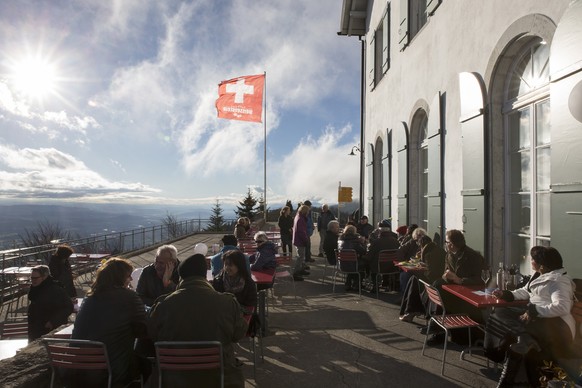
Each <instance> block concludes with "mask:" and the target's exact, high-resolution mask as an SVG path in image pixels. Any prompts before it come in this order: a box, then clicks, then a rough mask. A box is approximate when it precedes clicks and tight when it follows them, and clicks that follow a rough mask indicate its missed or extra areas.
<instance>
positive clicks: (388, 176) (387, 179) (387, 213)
mask: <svg viewBox="0 0 582 388" xmlns="http://www.w3.org/2000/svg"><path fill="white" fill-rule="evenodd" d="M383 147H384V149H383V150H382V217H381V218H382V219H383V218H390V217H391V216H392V209H391V206H390V204H391V199H392V193H391V187H392V132H391V131H390V130H386V139H385V140H384V144H383Z"/></svg>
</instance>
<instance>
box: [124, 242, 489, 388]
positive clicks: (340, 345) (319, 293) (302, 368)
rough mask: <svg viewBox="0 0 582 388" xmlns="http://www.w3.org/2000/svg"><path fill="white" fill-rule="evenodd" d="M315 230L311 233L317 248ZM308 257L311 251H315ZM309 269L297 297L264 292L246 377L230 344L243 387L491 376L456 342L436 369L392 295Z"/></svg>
mask: <svg viewBox="0 0 582 388" xmlns="http://www.w3.org/2000/svg"><path fill="white" fill-rule="evenodd" d="M220 237H222V236H221V235H195V236H191V237H188V238H185V239H183V240H180V241H177V242H175V243H174V245H175V246H176V247H177V248H178V252H179V255H178V256H179V258H180V259H185V258H186V257H188V256H189V255H190V254H192V253H193V249H194V246H195V245H196V244H197V243H200V242H203V243H205V244H207V245H209V246H210V245H211V244H212V243H214V242H218V241H219V239H220ZM318 244H319V236H315V237H314V238H312V245H313V248H314V249H313V252H315V253H317V246H318ZM154 255H155V250H152V251H148V252H144V253H142V254H140V255H139V256H135V257H132V258H130V260H132V261H133V262H134V263H135V264H136V265H137V266H144V265H146V264H148V263H151V262H153V260H154ZM314 258H315V257H314ZM315 259H316V262H315V263H311V275H310V276H308V277H306V280H305V281H303V282H296V283H295V288H296V292H297V298H295V297H294V296H293V292H292V287H291V285H290V283H288V282H282V283H280V284H277V283H276V284H275V290H274V291H275V292H274V293H275V297H271V296H270V297H269V298H268V303H269V317H268V320H269V332H268V335H267V336H266V337H265V338H264V339H263V346H264V362H261V361H258V363H257V374H256V379H254V378H253V367H252V357H251V355H250V354H249V352H248V348H249V347H248V345H249V344H248V341H246V340H243V341H242V342H241V347H240V348H239V349H238V351H237V355H238V357H239V358H240V359H241V360H243V361H245V365H244V366H243V370H244V374H245V377H246V387H302V388H306V387H320V388H322V387H387V386H394V387H402V386H429V385H430V386H431V387H433V388H434V387H451V386H465V387H494V386H495V385H496V381H495V380H496V379H497V377H498V375H496V374H493V373H492V372H491V371H487V369H486V361H485V359H484V358H483V356H482V355H474V356H469V355H467V356H466V357H465V361H461V360H459V356H460V352H461V350H462V347H460V346H457V345H456V344H452V343H449V349H448V351H447V364H446V367H445V376H444V377H443V376H441V374H440V371H441V356H442V346H439V347H433V348H430V347H429V348H427V351H426V353H425V356H424V357H423V356H421V349H422V343H423V340H424V336H423V335H421V334H420V333H419V331H418V328H419V327H420V324H421V321H420V320H418V319H417V320H415V322H418V323H417V324H411V323H405V322H400V320H399V319H398V313H399V308H400V306H399V304H398V299H399V295H398V294H396V293H386V292H384V293H382V292H381V293H380V299H376V294H371V293H367V292H364V293H363V294H362V297H361V298H360V297H359V296H358V294H357V293H344V292H343V285H340V286H339V287H336V293H335V294H334V293H332V285H331V271H330V269H329V267H328V268H327V272H326V274H327V275H328V276H326V283H325V284H322V282H321V280H322V279H321V278H322V275H323V269H324V259H322V258H315Z"/></svg>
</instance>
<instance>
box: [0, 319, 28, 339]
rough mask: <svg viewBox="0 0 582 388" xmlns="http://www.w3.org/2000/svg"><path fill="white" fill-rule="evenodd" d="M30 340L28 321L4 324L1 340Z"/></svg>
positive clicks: (0, 335)
mask: <svg viewBox="0 0 582 388" xmlns="http://www.w3.org/2000/svg"><path fill="white" fill-rule="evenodd" d="M16 338H28V321H14V322H4V323H3V324H2V333H1V334H0V339H3V340H4V339H16Z"/></svg>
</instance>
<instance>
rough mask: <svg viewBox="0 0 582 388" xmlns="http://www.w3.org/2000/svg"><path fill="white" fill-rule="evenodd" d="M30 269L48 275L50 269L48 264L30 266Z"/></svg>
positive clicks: (41, 274)
mask: <svg viewBox="0 0 582 388" xmlns="http://www.w3.org/2000/svg"><path fill="white" fill-rule="evenodd" d="M31 271H35V272H38V274H39V275H40V276H50V275H51V270H50V269H49V267H48V265H44V264H43V265H37V266H35V267H32V269H31Z"/></svg>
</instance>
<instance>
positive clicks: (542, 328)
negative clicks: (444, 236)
mask: <svg viewBox="0 0 582 388" xmlns="http://www.w3.org/2000/svg"><path fill="white" fill-rule="evenodd" d="M530 253H531V257H532V260H531V264H532V269H533V270H534V274H533V275H532V277H531V279H530V281H529V282H528V283H527V284H526V285H525V286H524V287H522V288H519V289H517V290H515V291H501V290H496V291H494V292H493V295H494V296H495V297H497V298H501V299H504V300H507V301H513V300H527V301H528V304H527V306H526V307H525V308H506V309H497V310H496V311H495V312H494V313H493V314H492V315H491V316H490V319H489V321H488V323H487V325H488V326H490V324H491V327H487V328H486V332H489V333H491V332H495V331H497V333H495V334H496V335H497V336H503V340H502V341H501V345H500V349H501V350H505V351H506V357H505V365H504V369H503V373H502V374H501V378H500V381H499V385H498V386H499V387H505V386H511V385H512V384H513V380H514V379H515V375H516V374H517V372H518V370H519V366H520V364H521V360H522V358H523V356H526V366H527V367H528V368H527V369H528V379H529V380H530V384H534V383H535V384H536V385H537V384H539V382H538V375H537V364H538V362H540V361H541V360H542V359H544V358H545V359H555V358H557V357H562V356H564V351H566V349H568V344H571V343H572V341H573V339H574V335H575V332H576V322H575V321H574V317H573V316H572V314H571V310H572V305H573V303H574V289H575V286H574V283H573V282H572V279H571V278H570V276H568V275H567V273H566V270H565V269H564V268H563V266H562V256H561V255H560V253H559V252H558V251H557V250H556V249H555V248H551V247H541V246H536V247H533V248H532V249H531V252H530ZM500 329H501V331H503V329H505V330H506V331H505V333H500V332H499V331H500ZM516 341H517V342H518V343H517V344H514V343H515V342H516ZM488 342H489V341H488V338H487V334H486V338H485V343H486V347H487V343H488ZM508 347H509V349H507V348H508ZM542 349H543V351H542ZM532 380H533V381H532Z"/></svg>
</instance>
